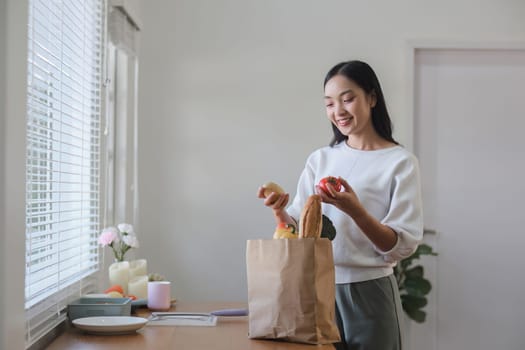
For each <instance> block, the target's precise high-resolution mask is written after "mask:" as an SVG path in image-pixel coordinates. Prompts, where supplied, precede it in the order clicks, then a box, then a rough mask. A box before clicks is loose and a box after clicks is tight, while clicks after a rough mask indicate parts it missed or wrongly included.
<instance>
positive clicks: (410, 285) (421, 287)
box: [405, 278, 432, 297]
mask: <svg viewBox="0 0 525 350" xmlns="http://www.w3.org/2000/svg"><path fill="white" fill-rule="evenodd" d="M431 289H432V285H431V284H430V282H429V281H428V280H427V279H425V278H411V279H405V290H406V292H407V294H409V295H413V296H418V297H423V296H425V295H427V294H428V293H429V292H430V290H431Z"/></svg>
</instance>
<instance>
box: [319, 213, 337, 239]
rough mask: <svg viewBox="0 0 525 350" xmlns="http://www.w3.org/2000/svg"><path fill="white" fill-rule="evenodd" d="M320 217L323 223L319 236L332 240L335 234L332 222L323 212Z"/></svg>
mask: <svg viewBox="0 0 525 350" xmlns="http://www.w3.org/2000/svg"><path fill="white" fill-rule="evenodd" d="M322 218H323V224H322V229H321V237H323V238H328V239H329V240H331V241H333V240H334V238H335V235H336V230H335V227H334V224H333V223H332V220H330V218H329V217H328V216H326V215H324V214H323V216H322Z"/></svg>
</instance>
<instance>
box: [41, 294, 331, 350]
mask: <svg viewBox="0 0 525 350" xmlns="http://www.w3.org/2000/svg"><path fill="white" fill-rule="evenodd" d="M246 307H247V304H246V303H182V302H177V305H176V306H175V307H173V308H172V309H171V311H187V312H210V311H213V310H218V309H226V308H246ZM149 314H150V312H149V310H148V309H138V310H137V311H136V313H135V314H134V316H140V317H145V318H147V317H148V316H149ZM46 349H48V350H54V349H56V350H58V349H60V350H62V349H71V350H92V349H93V350H94V349H97V350H100V349H111V350H117V349H118V350H121V349H123V350H133V349H176V350H206V349H210V350H314V349H315V350H333V349H334V347H333V346H332V345H308V344H297V343H286V342H282V341H274V340H255V339H249V338H248V317H247V316H243V317H219V320H218V322H217V325H216V326H215V327H190V326H145V327H144V328H142V329H140V330H139V331H137V332H136V333H133V334H126V335H90V334H85V333H83V332H82V331H80V330H78V329H76V328H74V327H71V328H69V329H68V330H67V331H66V332H65V333H63V334H62V335H60V336H59V337H58V338H57V339H55V340H54V341H53V342H52V343H51V344H50V345H49V346H48V347H47V348H46Z"/></svg>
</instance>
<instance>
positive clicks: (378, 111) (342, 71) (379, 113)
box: [323, 61, 399, 146]
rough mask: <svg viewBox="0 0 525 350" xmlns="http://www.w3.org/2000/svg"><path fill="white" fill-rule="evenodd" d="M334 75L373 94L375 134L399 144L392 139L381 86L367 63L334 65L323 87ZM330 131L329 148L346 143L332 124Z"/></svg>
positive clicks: (390, 123)
mask: <svg viewBox="0 0 525 350" xmlns="http://www.w3.org/2000/svg"><path fill="white" fill-rule="evenodd" d="M336 75H342V76H344V77H346V78H347V79H349V80H352V81H353V82H355V83H356V84H357V85H359V87H360V88H361V89H363V90H364V91H365V92H366V93H367V94H374V95H375V97H376V103H375V106H374V107H372V125H373V126H374V129H375V130H376V132H377V133H378V134H379V136H381V137H382V138H384V139H385V140H387V141H390V142H393V143H395V144H399V143H398V142H397V141H396V140H394V138H393V137H392V121H391V120H390V116H389V114H388V111H387V109H386V103H385V98H384V96H383V91H382V90H381V85H380V84H379V80H378V79H377V76H376V73H375V72H374V70H373V69H372V67H370V66H369V65H368V64H367V63H365V62H362V61H347V62H341V63H338V64H336V65H335V66H334V67H333V68H332V69H330V71H328V73H327V74H326V77H325V78H324V84H323V86H326V83H327V82H328V80H330V79H332V78H333V77H334V76H336ZM332 130H333V132H334V137H333V139H332V141H330V146H334V145H337V144H338V143H340V142H342V141H346V140H347V139H348V136H346V135H343V134H341V132H340V131H339V129H337V127H336V126H335V125H334V124H333V123H332Z"/></svg>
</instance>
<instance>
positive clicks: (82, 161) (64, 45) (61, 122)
mask: <svg viewBox="0 0 525 350" xmlns="http://www.w3.org/2000/svg"><path fill="white" fill-rule="evenodd" d="M103 12H104V3H103V0H53V1H49V0H30V1H29V23H28V25H29V28H28V33H29V38H28V99H27V111H28V112H27V113H28V114H27V163H26V169H27V170H26V176H27V178H26V280H25V306H26V310H27V339H26V340H27V341H26V343H27V345H28V346H29V345H31V344H32V343H33V342H34V341H36V340H37V339H38V338H40V337H41V336H42V335H44V334H45V333H47V331H49V330H50V329H52V328H53V327H55V326H56V325H57V324H58V323H59V322H61V321H62V320H63V319H64V318H65V306H66V305H67V303H68V302H70V301H71V300H72V299H73V298H76V297H78V296H79V295H80V294H81V293H85V292H88V291H93V290H94V288H95V282H96V281H95V280H94V279H93V277H90V276H92V275H93V273H94V272H95V271H97V270H98V266H99V260H98V245H97V236H98V232H99V212H100V208H99V205H100V196H99V190H100V188H99V186H100V185H99V174H100V169H99V164H100V162H99V159H100V114H101V96H102V93H101V74H102V70H101V67H102V50H103V28H104V26H103Z"/></svg>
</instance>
